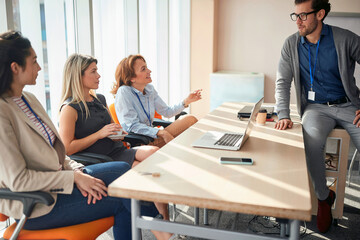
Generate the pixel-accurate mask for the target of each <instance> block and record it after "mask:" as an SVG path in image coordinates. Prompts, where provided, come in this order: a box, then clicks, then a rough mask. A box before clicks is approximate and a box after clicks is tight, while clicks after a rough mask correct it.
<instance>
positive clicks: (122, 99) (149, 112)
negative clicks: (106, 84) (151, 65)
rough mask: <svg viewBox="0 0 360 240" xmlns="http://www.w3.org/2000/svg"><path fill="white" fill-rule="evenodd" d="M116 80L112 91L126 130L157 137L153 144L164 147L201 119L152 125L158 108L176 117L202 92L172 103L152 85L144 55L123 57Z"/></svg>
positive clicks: (191, 118) (198, 98) (188, 116)
mask: <svg viewBox="0 0 360 240" xmlns="http://www.w3.org/2000/svg"><path fill="white" fill-rule="evenodd" d="M115 79H116V82H115V84H114V87H113V89H112V91H111V93H113V94H114V95H115V94H116V99H115V109H116V115H117V117H118V118H119V121H120V123H121V125H122V126H123V127H124V129H125V131H128V132H133V133H138V134H142V135H146V136H149V137H152V138H154V141H153V142H151V143H150V144H151V145H154V146H158V147H162V146H164V145H165V144H166V143H168V142H170V141H171V140H172V139H174V138H175V137H176V136H178V135H179V134H180V133H182V132H183V131H185V130H186V129H187V128H189V127H190V126H191V125H193V124H194V123H196V122H197V119H196V118H195V117H194V116H192V115H185V116H182V117H181V118H180V119H178V120H176V121H175V122H173V123H172V124H170V125H169V126H168V127H166V128H165V129H159V128H154V127H152V122H153V119H154V114H155V111H156V112H158V113H159V114H161V115H163V116H165V117H173V116H175V115H177V114H179V113H180V112H181V111H182V110H184V109H185V108H186V107H188V106H189V104H190V103H192V102H196V101H198V100H200V99H201V91H202V90H196V91H194V92H192V93H190V94H189V96H188V97H187V98H185V99H184V100H183V101H182V102H180V103H178V104H176V105H174V106H168V105H167V104H166V103H165V102H164V101H163V100H162V99H161V98H160V96H159V95H158V93H157V92H156V90H155V88H154V86H153V85H152V84H150V83H151V82H152V79H151V70H150V69H148V67H147V64H146V61H145V58H144V57H143V56H141V55H130V56H128V57H127V58H124V59H123V60H121V62H120V63H119V65H118V66H117V68H116V72H115Z"/></svg>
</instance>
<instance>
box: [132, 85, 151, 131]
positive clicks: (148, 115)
mask: <svg viewBox="0 0 360 240" xmlns="http://www.w3.org/2000/svg"><path fill="white" fill-rule="evenodd" d="M131 91H133V93H135V95H136V97H137V99H138V100H139V102H140V104H141V107H142V109H143V111H144V113H145V115H146V117H147V118H148V119H149V124H150V126H151V125H152V124H151V119H150V105H149V102H150V101H148V109H149V113H147V112H146V110H145V108H144V105H143V104H142V102H141V100H140V97H139V95H138V94H137V93H136V92H135V91H134V90H132V89H131Z"/></svg>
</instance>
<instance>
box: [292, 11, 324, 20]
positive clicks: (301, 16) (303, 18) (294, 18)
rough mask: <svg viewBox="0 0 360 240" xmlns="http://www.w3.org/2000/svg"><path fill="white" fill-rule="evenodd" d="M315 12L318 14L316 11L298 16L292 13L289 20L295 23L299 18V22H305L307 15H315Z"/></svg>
mask: <svg viewBox="0 0 360 240" xmlns="http://www.w3.org/2000/svg"><path fill="white" fill-rule="evenodd" d="M316 12H318V10H314V11H311V12H307V13H306V12H302V13H299V14H296V13H292V14H290V18H291V20H293V21H296V20H297V19H298V18H300V20H301V21H306V19H307V15H309V14H312V13H316Z"/></svg>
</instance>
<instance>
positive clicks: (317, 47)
mask: <svg viewBox="0 0 360 240" xmlns="http://www.w3.org/2000/svg"><path fill="white" fill-rule="evenodd" d="M319 45H320V39H319V41H318V42H317V46H316V55H315V63H314V69H313V70H311V53H310V44H308V49H309V69H310V82H311V87H310V90H311V91H312V90H313V83H314V77H315V68H316V61H317V56H318V52H319Z"/></svg>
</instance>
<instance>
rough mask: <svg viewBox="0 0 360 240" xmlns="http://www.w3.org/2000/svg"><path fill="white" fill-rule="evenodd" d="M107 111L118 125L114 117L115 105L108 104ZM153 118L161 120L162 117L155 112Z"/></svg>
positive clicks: (117, 120)
mask: <svg viewBox="0 0 360 240" xmlns="http://www.w3.org/2000/svg"><path fill="white" fill-rule="evenodd" d="M109 111H110V114H111V117H112V119H113V120H114V122H115V123H117V124H119V119H118V118H117V116H116V110H115V103H112V104H110V106H109ZM154 118H157V119H162V116H161V115H160V114H158V113H157V112H156V111H155V115H154Z"/></svg>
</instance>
